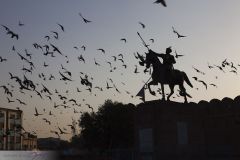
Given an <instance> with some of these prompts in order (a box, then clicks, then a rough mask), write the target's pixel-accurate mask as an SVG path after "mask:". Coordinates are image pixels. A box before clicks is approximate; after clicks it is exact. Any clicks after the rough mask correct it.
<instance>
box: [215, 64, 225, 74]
mask: <svg viewBox="0 0 240 160" xmlns="http://www.w3.org/2000/svg"><path fill="white" fill-rule="evenodd" d="M214 66H215V67H217V68H218V69H219V70H220V71H222V72H224V73H225V71H224V70H223V68H222V66H218V65H214Z"/></svg>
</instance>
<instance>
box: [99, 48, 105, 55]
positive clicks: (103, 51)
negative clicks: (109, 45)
mask: <svg viewBox="0 0 240 160" xmlns="http://www.w3.org/2000/svg"><path fill="white" fill-rule="evenodd" d="M97 50H99V51H101V52H102V53H104V54H105V50H104V49H102V48H98V49H97Z"/></svg>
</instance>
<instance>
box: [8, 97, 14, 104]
mask: <svg viewBox="0 0 240 160" xmlns="http://www.w3.org/2000/svg"><path fill="white" fill-rule="evenodd" d="M7 100H8V103H12V102H15V101H12V100H10V99H9V98H8V97H7Z"/></svg>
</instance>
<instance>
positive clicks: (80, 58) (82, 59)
mask: <svg viewBox="0 0 240 160" xmlns="http://www.w3.org/2000/svg"><path fill="white" fill-rule="evenodd" d="M78 60H79V61H83V62H84V63H85V59H84V58H83V56H82V55H80V56H79V57H78Z"/></svg>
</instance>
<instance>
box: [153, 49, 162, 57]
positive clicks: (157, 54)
mask: <svg viewBox="0 0 240 160" xmlns="http://www.w3.org/2000/svg"><path fill="white" fill-rule="evenodd" d="M149 52H152V53H153V54H155V55H156V56H158V57H160V58H163V57H164V56H165V54H163V53H156V52H154V51H153V50H151V49H150V50H149Z"/></svg>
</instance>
